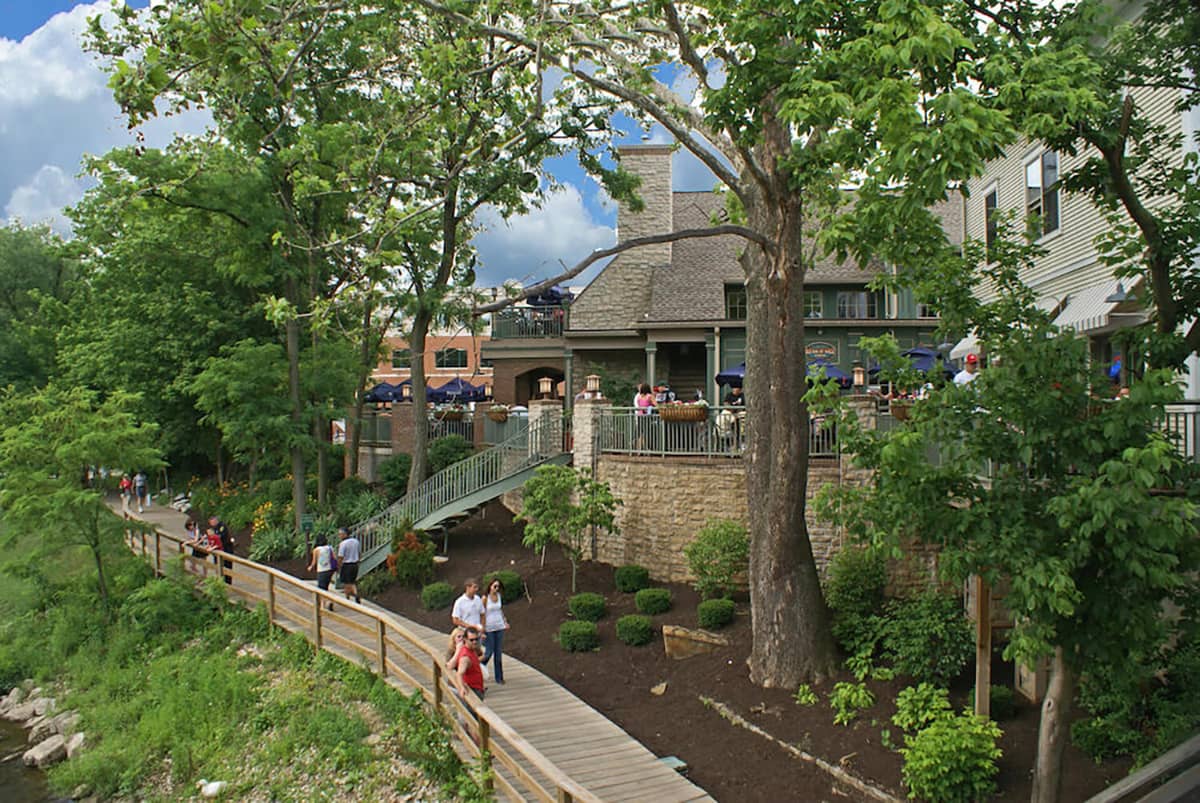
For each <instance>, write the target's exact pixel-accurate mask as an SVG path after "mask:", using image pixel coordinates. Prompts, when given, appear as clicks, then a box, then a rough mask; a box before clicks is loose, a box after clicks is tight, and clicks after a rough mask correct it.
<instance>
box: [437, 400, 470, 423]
mask: <svg viewBox="0 0 1200 803" xmlns="http://www.w3.org/2000/svg"><path fill="white" fill-rule="evenodd" d="M466 412H467V408H466V407H464V406H463V405H461V404H459V403H458V402H450V403H448V404H439V405H438V406H436V407H434V408H433V414H434V416H436V417H437V418H439V419H441V420H442V421H462V420H463V415H464V414H465V413H466Z"/></svg>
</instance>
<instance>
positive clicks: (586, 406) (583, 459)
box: [571, 399, 613, 472]
mask: <svg viewBox="0 0 1200 803" xmlns="http://www.w3.org/2000/svg"><path fill="white" fill-rule="evenodd" d="M612 405H613V403H612V400H611V399H580V400H579V401H578V402H576V403H575V413H574V415H572V416H571V434H572V436H573V437H574V439H575V448H574V453H575V455H574V463H575V470H576V471H581V470H587V471H592V472H594V470H595V465H596V458H597V457H599V455H598V454H596V447H597V441H596V436H597V435H598V434H599V430H600V419H601V418H603V417H604V415H605V414H606V413H608V411H609V410H611V409H612Z"/></svg>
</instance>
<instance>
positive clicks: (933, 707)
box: [892, 683, 953, 733]
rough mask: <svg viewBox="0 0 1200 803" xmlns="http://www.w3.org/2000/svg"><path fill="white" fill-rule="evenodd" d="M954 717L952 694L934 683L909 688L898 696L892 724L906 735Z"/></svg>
mask: <svg viewBox="0 0 1200 803" xmlns="http://www.w3.org/2000/svg"><path fill="white" fill-rule="evenodd" d="M949 716H953V713H952V712H951V710H950V693H949V692H948V691H946V690H945V689H939V688H938V687H936V686H934V685H933V684H932V683H921V684H919V685H917V686H909V687H908V688H907V689H903V690H902V691H901V692H900V693H899V694H897V695H896V713H895V714H893V715H892V723H893V724H895V726H896V727H897V728H899V729H900V730H902V731H904V732H905V733H916V732H917V731H919V730H921V729H922V728H925V727H928V726H929V724H930V723H932V722H933V721H934V720H937V719H941V718H942V717H949Z"/></svg>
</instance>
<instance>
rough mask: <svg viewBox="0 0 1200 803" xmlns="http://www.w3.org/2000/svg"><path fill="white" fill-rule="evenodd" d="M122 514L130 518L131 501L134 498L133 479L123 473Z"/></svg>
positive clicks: (121, 486)
mask: <svg viewBox="0 0 1200 803" xmlns="http://www.w3.org/2000/svg"><path fill="white" fill-rule="evenodd" d="M120 488H121V514H122V515H123V516H124V517H125V518H129V513H130V507H129V502H130V500H131V499H132V498H133V480H131V479H129V475H128V474H122V475H121V485H120Z"/></svg>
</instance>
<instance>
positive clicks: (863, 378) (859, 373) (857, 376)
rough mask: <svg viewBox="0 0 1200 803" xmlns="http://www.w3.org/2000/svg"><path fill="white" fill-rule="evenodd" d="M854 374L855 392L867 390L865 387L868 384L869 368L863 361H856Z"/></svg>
mask: <svg viewBox="0 0 1200 803" xmlns="http://www.w3.org/2000/svg"><path fill="white" fill-rule="evenodd" d="M853 374H854V392H855V393H863V392H865V390H864V389H865V388H866V386H867V369H866V368H863V365H862V363H861V362H859V361H857V360H855V361H854V369H853Z"/></svg>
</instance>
